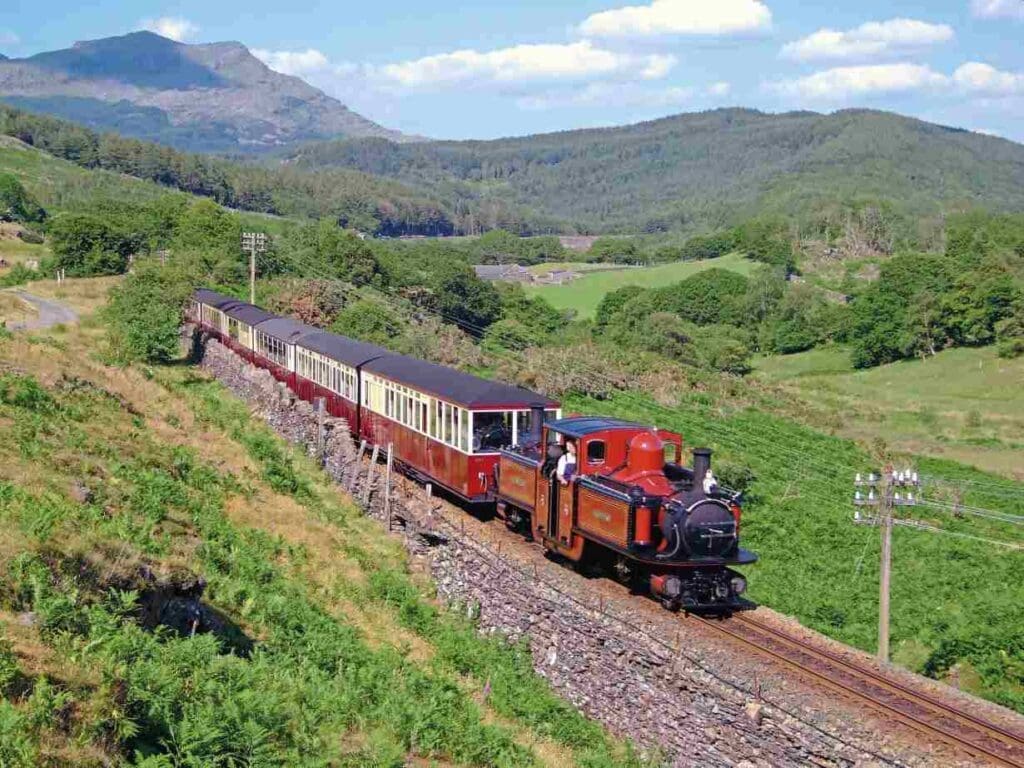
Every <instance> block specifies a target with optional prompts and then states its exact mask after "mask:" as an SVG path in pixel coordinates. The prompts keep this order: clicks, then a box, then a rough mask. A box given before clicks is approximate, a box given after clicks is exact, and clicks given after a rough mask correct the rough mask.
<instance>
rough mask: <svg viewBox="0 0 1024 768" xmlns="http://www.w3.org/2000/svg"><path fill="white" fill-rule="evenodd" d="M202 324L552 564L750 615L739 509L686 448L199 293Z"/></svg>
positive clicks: (632, 426)
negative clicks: (598, 570)
mask: <svg viewBox="0 0 1024 768" xmlns="http://www.w3.org/2000/svg"><path fill="white" fill-rule="evenodd" d="M187 314H188V317H189V319H190V320H191V321H192V322H194V323H195V324H196V325H197V326H198V328H199V329H201V330H202V331H203V332H204V333H206V334H209V335H211V336H213V337H215V338H217V339H218V340H219V341H220V342H221V343H223V344H225V345H226V346H227V347H229V348H230V349H232V350H233V351H234V352H235V353H236V354H238V355H239V356H240V357H242V358H243V359H244V360H246V361H248V362H249V363H251V364H252V365H255V366H258V367H261V368H264V369H266V370H268V371H270V373H271V374H272V375H273V376H274V377H275V378H277V379H278V380H279V381H282V382H284V383H285V384H287V386H288V387H289V388H290V389H291V390H292V391H293V392H295V393H296V395H297V396H298V397H300V398H302V399H304V400H307V401H310V402H312V401H313V400H314V399H317V398H322V399H323V401H324V403H325V404H326V408H327V411H328V413H330V414H331V415H333V416H338V417H341V418H344V419H346V420H347V422H348V424H349V426H350V428H351V429H352V433H353V435H354V436H355V437H356V438H359V439H363V440H366V441H367V443H368V444H370V445H380V446H387V445H391V446H392V447H393V449H394V454H393V456H394V461H395V465H396V466H397V467H398V468H399V469H400V470H401V471H403V472H404V473H405V474H407V475H409V476H411V477H413V478H414V479H417V480H419V481H421V482H424V483H431V484H432V485H433V486H435V487H439V488H444V489H445V490H447V491H448V493H450V494H451V495H452V496H454V497H456V498H458V499H460V500H461V501H462V502H463V503H465V504H466V505H470V506H479V505H487V506H490V507H492V508H495V509H496V510H497V512H498V514H499V515H500V516H502V517H503V518H504V519H505V521H506V523H507V524H508V525H509V526H510V527H512V528H515V529H518V530H520V531H522V532H524V533H526V534H527V535H528V536H530V537H531V538H532V539H533V540H534V541H536V542H538V543H539V544H540V545H541V546H543V547H545V548H546V549H547V550H548V551H550V552H552V553H555V554H557V555H559V556H562V557H564V558H567V559H568V560H570V561H573V562H575V563H579V564H581V565H588V566H589V565H593V566H601V567H605V568H607V569H609V570H610V571H611V572H612V573H613V574H614V576H615V577H616V578H618V579H619V580H621V581H623V582H625V583H628V584H630V585H631V586H633V587H637V588H649V589H650V591H651V593H652V594H653V595H654V596H655V597H657V598H658V599H659V600H660V601H661V602H662V604H663V605H665V607H667V608H670V609H678V608H685V609H686V610H691V611H719V612H728V611H731V610H736V609H738V608H742V607H745V605H746V602H745V601H744V600H743V599H742V597H741V595H742V594H743V592H744V591H745V589H746V580H745V579H744V578H743V576H741V575H740V574H739V573H737V572H736V571H734V570H732V568H733V567H734V566H741V565H747V564H750V563H753V562H755V561H756V559H757V558H756V556H755V555H754V554H752V553H750V552H748V551H747V550H744V549H741V548H740V546H739V544H740V517H741V510H740V499H739V496H738V495H737V494H734V493H732V492H730V491H727V490H726V489H724V488H721V487H719V486H718V484H717V482H716V480H715V478H714V473H713V472H712V468H711V452H710V451H709V450H706V449H699V448H698V449H695V450H694V451H693V462H692V466H691V467H689V468H687V467H684V466H683V465H682V447H683V441H682V437H681V436H680V435H678V434H676V433H673V432H667V431H664V430H658V429H652V428H649V427H647V426H644V425H642V424H636V423H633V422H628V421H623V420H620V419H611V418H601V417H588V416H582V417H572V418H562V417H561V410H560V408H559V404H558V403H557V402H555V401H552V400H550V399H548V398H545V397H543V396H542V395H538V394H537V393H535V392H530V391H529V390H526V389H522V388H520V387H514V386H511V385H508V384H504V383H501V382H495V381H488V380H485V379H481V378H479V377H476V376H471V375H469V374H466V373H462V372H461V371H455V370H452V369H450V368H445V367H444V366H440V365H434V364H433V363H428V362H426V361H423V360H418V359H415V358H411V357H407V356H405V355H398V354H395V353H393V352H390V351H388V350H386V349H384V348H382V347H377V346H375V345H372V344H366V343H364V342H360V341H355V340H353V339H349V338H346V337H344V336H339V335H337V334H332V333H327V332H325V331H323V330H321V329H319V328H313V327H310V326H307V325H303V324H302V323H299V322H296V321H295V320H292V319H290V318H284V317H278V316H276V315H273V314H271V313H270V312H267V311H265V310H263V309H261V308H259V307H256V306H254V305H252V304H249V303H247V302H244V301H240V300H238V299H234V298H231V297H229V296H224V295H222V294H219V293H215V292H213V291H209V290H205V289H200V290H199V291H197V292H196V293H195V295H194V296H193V298H192V300H191V301H190V303H189V307H188V309H187Z"/></svg>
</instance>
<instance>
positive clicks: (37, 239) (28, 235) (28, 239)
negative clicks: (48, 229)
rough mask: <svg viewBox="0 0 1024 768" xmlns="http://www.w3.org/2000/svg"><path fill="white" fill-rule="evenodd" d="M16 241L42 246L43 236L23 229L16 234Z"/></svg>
mask: <svg viewBox="0 0 1024 768" xmlns="http://www.w3.org/2000/svg"><path fill="white" fill-rule="evenodd" d="M18 239H19V240H21V242H23V243H28V244H29V245H42V244H43V243H44V242H45V240H44V239H43V236H42V235H41V234H39V233H38V232H36V231H35V230H32V229H23V230H21V231H20V232H18Z"/></svg>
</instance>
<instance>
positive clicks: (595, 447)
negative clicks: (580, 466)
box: [587, 440, 606, 464]
mask: <svg viewBox="0 0 1024 768" xmlns="http://www.w3.org/2000/svg"><path fill="white" fill-rule="evenodd" d="M605 451H606V448H605V444H604V440H590V441H589V442H588V443H587V464H604V457H605Z"/></svg>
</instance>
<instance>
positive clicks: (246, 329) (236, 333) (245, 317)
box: [223, 301, 274, 363]
mask: <svg viewBox="0 0 1024 768" xmlns="http://www.w3.org/2000/svg"><path fill="white" fill-rule="evenodd" d="M223 312H224V315H225V316H226V317H227V340H226V343H227V345H228V346H229V347H230V348H231V349H233V350H234V351H235V352H236V353H237V354H239V355H241V356H242V357H243V358H245V359H246V360H248V361H249V362H250V363H252V362H255V360H256V352H255V349H256V326H258V325H260V324H261V323H264V322H266V321H267V320H272V319H273V318H274V315H272V314H271V313H270V312H267V311H266V310H265V309H261V308H260V307H257V306H255V305H254V304H249V303H248V302H244V301H239V302H236V303H234V304H229V305H227V306H226V307H225V308H224V310H223Z"/></svg>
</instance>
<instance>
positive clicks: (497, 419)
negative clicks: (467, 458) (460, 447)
mask: <svg viewBox="0 0 1024 768" xmlns="http://www.w3.org/2000/svg"><path fill="white" fill-rule="evenodd" d="M511 444H512V429H511V427H509V425H508V424H506V423H505V416H504V414H501V413H477V414H475V415H474V418H473V450H474V451H497V450H499V449H501V448H507V447H508V446H510V445H511Z"/></svg>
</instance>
